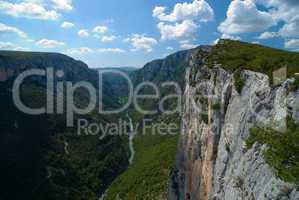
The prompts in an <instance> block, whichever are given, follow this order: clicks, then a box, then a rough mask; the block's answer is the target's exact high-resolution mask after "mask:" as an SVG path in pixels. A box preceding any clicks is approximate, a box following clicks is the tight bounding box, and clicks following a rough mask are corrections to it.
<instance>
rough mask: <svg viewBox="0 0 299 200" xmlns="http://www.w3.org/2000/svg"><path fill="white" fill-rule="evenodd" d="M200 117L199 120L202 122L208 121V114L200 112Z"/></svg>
mask: <svg viewBox="0 0 299 200" xmlns="http://www.w3.org/2000/svg"><path fill="white" fill-rule="evenodd" d="M200 118H201V120H202V121H203V122H204V123H206V124H208V123H209V115H208V114H205V113H202V114H201V115H200Z"/></svg>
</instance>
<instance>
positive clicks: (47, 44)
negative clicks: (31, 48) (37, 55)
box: [36, 39, 65, 48]
mask: <svg viewBox="0 0 299 200" xmlns="http://www.w3.org/2000/svg"><path fill="white" fill-rule="evenodd" d="M36 45H37V46H40V47H42V48H55V47H58V46H63V45H65V44H64V43H63V42H60V41H56V40H48V39H41V40H39V41H37V42H36Z"/></svg>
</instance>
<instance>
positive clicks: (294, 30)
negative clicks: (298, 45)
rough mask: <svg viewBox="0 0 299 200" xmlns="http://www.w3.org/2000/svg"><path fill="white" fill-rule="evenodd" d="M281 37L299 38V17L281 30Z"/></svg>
mask: <svg viewBox="0 0 299 200" xmlns="http://www.w3.org/2000/svg"><path fill="white" fill-rule="evenodd" d="M298 9H299V8H298ZM279 35H281V36H282V37H299V15H298V17H297V18H295V19H293V20H291V21H290V22H288V23H286V24H285V25H284V26H283V27H282V28H281V29H280V30H279Z"/></svg>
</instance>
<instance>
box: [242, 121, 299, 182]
mask: <svg viewBox="0 0 299 200" xmlns="http://www.w3.org/2000/svg"><path fill="white" fill-rule="evenodd" d="M298 141H299V125H298V124H296V123H295V122H294V121H293V120H292V119H288V128H287V130H286V131H285V132H284V133H280V132H278V131H275V130H273V129H270V128H253V129H251V130H250V136H249V138H248V139H247V140H246V148H247V149H249V148H251V147H252V146H253V144H254V143H256V142H258V143H261V144H266V145H267V149H266V150H265V151H264V153H263V155H264V158H265V160H266V162H267V163H268V164H269V165H270V166H271V167H272V168H273V169H274V171H275V172H276V174H277V176H278V177H279V178H281V179H282V180H284V181H286V182H291V183H294V184H296V185H297V186H299V143H298Z"/></svg>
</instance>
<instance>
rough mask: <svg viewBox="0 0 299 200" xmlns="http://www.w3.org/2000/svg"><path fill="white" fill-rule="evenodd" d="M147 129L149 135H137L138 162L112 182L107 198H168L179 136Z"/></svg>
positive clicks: (135, 143)
mask: <svg viewBox="0 0 299 200" xmlns="http://www.w3.org/2000/svg"><path fill="white" fill-rule="evenodd" d="M170 120H171V118H170ZM159 121H160V120H159ZM167 121H168V120H167ZM140 131H141V130H140ZM140 131H139V133H140ZM146 131H147V132H146V134H145V135H141V134H138V135H136V136H135V138H134V147H135V150H136V156H135V159H134V162H133V164H132V165H131V166H129V168H128V170H127V171H126V172H124V173H123V174H122V175H121V176H119V177H118V178H117V179H116V180H115V182H114V183H113V184H112V185H111V187H110V188H109V191H108V195H107V197H106V198H105V199H107V200H115V199H116V197H117V196H118V197H120V198H121V199H122V200H132V199H144V200H156V199H157V200H158V199H166V194H165V193H166V191H167V184H168V181H169V178H170V174H171V171H172V169H173V167H174V163H175V154H176V148H177V141H178V135H164V136H163V135H159V134H156V135H152V134H151V129H147V130H146Z"/></svg>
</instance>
